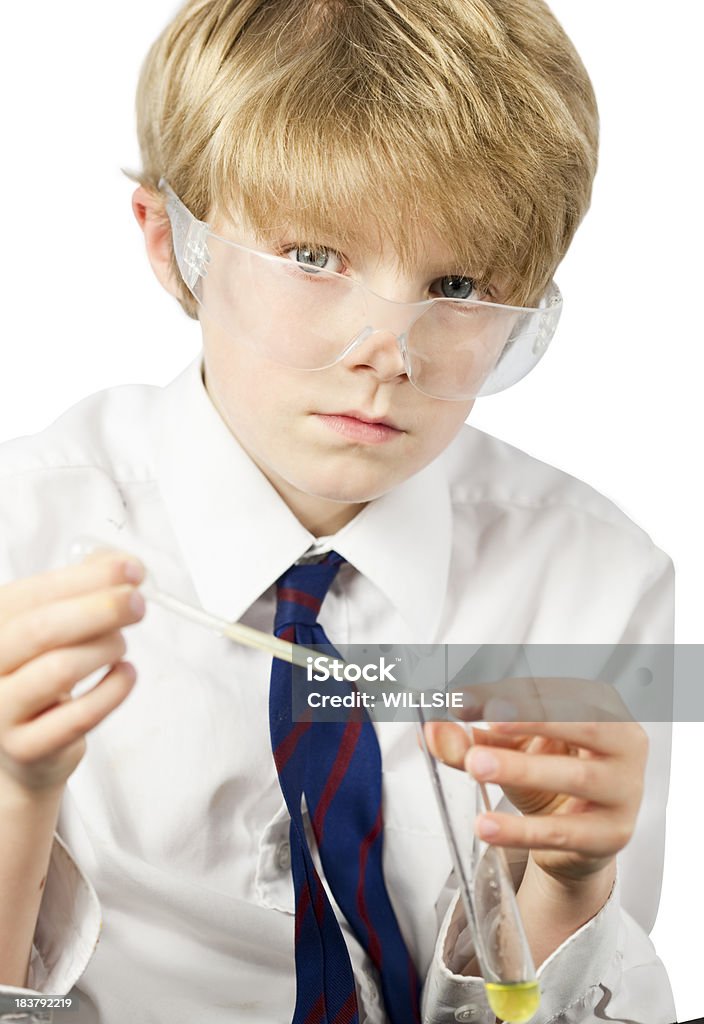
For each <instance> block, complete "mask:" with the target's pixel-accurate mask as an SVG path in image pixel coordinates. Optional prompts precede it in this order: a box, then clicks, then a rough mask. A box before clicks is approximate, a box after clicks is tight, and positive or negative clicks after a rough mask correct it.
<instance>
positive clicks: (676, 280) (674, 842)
mask: <svg viewBox="0 0 704 1024" xmlns="http://www.w3.org/2000/svg"><path fill="white" fill-rule="evenodd" d="M552 6H553V9H554V11H555V13H556V14H557V15H558V17H559V18H560V19H561V20H562V21H563V24H564V25H565V27H566V29H567V31H568V32H569V34H570V35H571V36H572V38H573V40H574V42H575V44H576V46H577V48H578V49H579V51H580V53H581V54H582V57H583V59H584V61H585V63H586V65H587V67H588V68H589V70H590V72H591V75H592V78H593V81H594V84H595V87H596V91H597V95H598V98H599V103H600V108H601V115H602V130H603V134H602V157H601V169H600V172H599V176H598V179H597V185H596V190H595V195H594V202H593V208H592V211H591V212H590V214H589V216H588V218H587V220H586V222H585V224H584V226H583V227H582V228H581V229H580V231H579V233H578V236H577V239H576V241H575V243H574V245H573V248H572V250H571V251H570V253H569V254H568V256H567V258H566V260H565V262H564V265H563V267H562V268H561V271H560V273H559V275H558V280H559V282H560V285H561V288H562V291H563V293H564V296H565V311H564V315H563V319H562V322H561V325H560V329H559V332H558V338H557V339H556V341H555V342H554V345H553V347H552V349H551V350H550V352H549V353H548V355H547V356H546V358H545V360H544V362H543V363H542V365H541V366H540V368H539V369H538V370H537V371H536V372H535V373H534V375H533V376H532V377H530V378H528V379H527V380H526V381H524V382H523V383H522V384H521V385H519V386H518V387H517V388H515V389H514V390H512V391H510V392H508V393H506V394H504V395H499V396H496V397H493V398H489V399H486V400H484V401H483V402H480V403H479V404H478V405H477V407H476V409H475V410H474V412H473V414H472V419H473V422H474V423H475V424H477V425H478V426H480V427H482V428H483V429H485V430H488V431H489V432H491V433H495V434H497V435H499V436H500V437H503V438H505V439H507V440H508V441H510V442H511V443H513V444H515V445H517V446H518V447H521V448H523V449H525V450H526V451H528V452H530V453H531V454H533V455H535V456H537V457H538V458H540V459H542V460H544V461H546V462H549V463H552V464H554V465H556V466H559V467H561V468H562V469H565V470H567V471H568V472H570V473H571V474H573V475H574V476H577V477H579V478H581V479H583V480H586V481H588V482H589V483H591V484H592V485H593V486H595V487H596V488H597V489H599V490H601V491H602V492H603V493H605V494H606V495H607V496H609V497H610V498H612V499H613V500H614V501H616V503H617V504H618V505H619V506H620V507H621V508H623V509H624V510H625V511H626V512H627V513H628V514H629V515H630V516H631V517H632V518H633V519H635V520H636V522H638V523H639V524H640V525H641V526H642V527H644V529H646V530H647V531H648V532H649V533H650V534H651V536H652V537H653V539H654V540H655V542H656V543H657V544H658V545H659V546H660V547H662V548H663V549H664V550H666V551H667V552H668V553H669V554H670V555H671V556H672V558H673V560H674V562H675V566H676V569H677V579H678V627H677V629H678V632H677V637H678V640H679V641H680V642H688V643H701V642H702V641H703V640H704V630H703V629H702V624H701V617H700V616H701V609H702V600H701V597H700V594H699V579H700V577H701V575H702V568H703V567H704V542H703V540H702V531H701V529H700V520H701V505H700V498H701V493H702V491H701V484H700V479H701V454H700V447H701V438H702V429H701V415H702V414H701V402H700V394H699V391H700V380H701V377H702V372H703V371H704V356H703V355H702V343H703V341H704V338H703V333H704V332H703V331H702V318H703V314H702V306H701V296H702V288H701V278H702V261H701V258H700V247H701V237H702V227H703V225H702V216H701V205H702V204H701V188H702V179H701V166H700V165H699V163H698V159H697V145H698V144H699V145H701V139H700V138H699V139H698V138H697V135H701V131H700V124H701V109H700V106H699V102H698V101H700V100H701V92H702V86H701V74H700V66H701V52H700V45H699V40H700V39H701V35H702V29H703V28H704V24H702V17H701V7H700V5H699V4H698V3H696V2H692V0H689V2H687V0H670V3H669V4H667V5H666V6H665V5H663V4H662V3H661V2H658V3H657V4H656V3H654V2H652V0H640V2H636V0H621V2H617V3H614V2H613V0H610V2H608V3H607V2H606V0H592V2H591V3H589V4H583V3H575V2H574V0H554V3H553V5H552ZM174 10H175V5H174V4H173V3H171V2H170V0H150V2H149V4H145V3H143V2H142V0H139V2H138V0H121V3H119V4H110V5H107V6H106V5H103V4H95V3H94V2H92V0H64V2H62V3H61V4H54V3H49V2H48V0H44V2H41V3H38V4H27V5H19V4H11V5H7V6H6V8H5V9H4V10H3V26H2V43H1V44H0V46H1V48H2V51H1V55H2V60H0V89H1V95H2V96H3V105H2V106H3V111H2V114H3V117H2V142H3V151H4V158H3V160H2V162H1V163H0V185H1V193H2V239H3V241H2V245H1V247H0V249H1V253H0V260H1V261H2V262H1V264H0V272H1V273H2V281H3V283H4V287H3V296H4V301H3V308H2V321H3V322H2V330H3V339H2V346H1V347H0V440H4V439H6V438H9V437H14V436H17V435H19V434H23V433H31V432H34V431H36V430H38V429H40V428H42V427H43V426H45V425H46V424H47V423H49V422H50V421H52V420H53V419H54V418H55V417H56V416H58V415H59V414H60V413H61V412H62V411H63V410H64V409H65V408H67V407H68V406H69V405H71V404H72V403H74V402H75V401H77V400H78V399H80V398H82V397H83V396H84V395H86V394H89V393H91V392H93V391H96V390H98V389H100V388H103V387H109V386H111V385H115V384H120V383H127V382H134V381H146V382H150V383H155V384H164V383H167V382H168V381H169V380H171V379H172V378H173V377H174V376H175V375H176V374H177V373H178V372H179V371H180V370H181V368H182V367H183V366H185V364H186V362H188V361H189V360H190V358H191V357H192V356H193V355H195V353H196V351H197V349H198V333H197V327H196V326H195V325H193V324H192V323H191V322H190V321H188V320H187V319H186V318H185V316H184V315H183V314H182V313H181V311H180V309H179V308H178V307H177V305H176V303H175V302H174V301H173V300H171V299H170V298H169V297H168V296H167V295H166V294H165V293H163V292H162V291H161V290H160V289H159V286H158V285H157V283H156V281H155V280H154V279H153V278H152V276H151V271H150V270H149V267H148V265H147V262H146V257H145V256H144V254H143V249H142V245H141V237H140V234H139V231H138V228H137V225H136V223H135V222H134V221H133V219H132V214H131V212H130V207H129V199H130V195H131V189H132V186H131V183H130V182H129V181H127V180H126V179H125V178H123V177H122V176H121V174H120V167H132V168H134V167H136V166H137V164H138V157H137V147H136V139H135V133H134V126H133V94H134V89H135V84H136V79H137V73H138V68H139V65H140V62H141V60H142V58H143V56H144V54H145V53H146V50H147V47H148V45H149V44H150V43H151V41H152V39H153V38H154V37H155V35H156V34H157V32H158V31H159V30H160V29H161V27H162V26H163V24H164V23H165V22H166V20H167V19H168V18H169V16H170V15H171V13H172V12H173V11H174ZM575 585H578V581H575ZM703 741H704V727H703V726H702V725H700V724H690V725H676V726H675V750H674V757H673V774H672V788H671V800H670V808H669V815H668V840H667V861H666V877H665V884H664V889H663V897H662V902H661V911H660V916H659V919H658V922H657V925H656V928H655V932H654V940H655V942H656V945H657V948H658V951H659V953H660V955H661V957H662V959H663V960H664V962H665V963H666V965H667V967H668V970H669V972H670V977H671V980H672V985H673V989H674V992H675V997H676V1001H677V1008H678V1016H679V1019H680V1020H687V1019H690V1018H693V1017H696V1016H699V1015H702V1014H703V1013H704V1000H703V998H702V996H701V989H700V987H699V986H700V976H701V970H702V968H701V959H700V951H701V949H702V947H703V945H704V941H703V939H702V935H704V923H703V922H702V917H703V915H704V897H703V896H702V887H701V873H702V872H701V869H700V863H699V860H700V850H701V846H702V839H703V838H704V837H703V834H702V825H701V807H702V796H701V790H700V788H699V786H698V781H699V779H700V778H701V777H702V756H701V753H700V752H699V753H698V751H697V748H698V746H699V747H701V744H702V742H703ZM697 755H698V756H697Z"/></svg>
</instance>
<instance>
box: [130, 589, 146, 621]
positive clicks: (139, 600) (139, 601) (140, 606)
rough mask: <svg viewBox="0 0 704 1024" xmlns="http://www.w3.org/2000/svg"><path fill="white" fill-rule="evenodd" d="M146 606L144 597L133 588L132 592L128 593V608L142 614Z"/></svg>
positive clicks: (136, 613)
mask: <svg viewBox="0 0 704 1024" xmlns="http://www.w3.org/2000/svg"><path fill="white" fill-rule="evenodd" d="M146 607H147V606H146V604H145V603H144V598H143V597H142V595H141V594H140V592H139V591H138V590H135V591H134V592H133V593H132V594H130V609H131V610H132V611H133V612H134V614H135V615H143V614H144V611H145V609H146Z"/></svg>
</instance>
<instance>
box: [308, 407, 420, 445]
mask: <svg viewBox="0 0 704 1024" xmlns="http://www.w3.org/2000/svg"><path fill="white" fill-rule="evenodd" d="M315 416H316V418H317V419H319V420H320V421H321V422H322V423H324V424H325V426H327V427H329V428H330V429H331V430H334V431H335V432H336V433H338V434H341V435H342V436H343V437H346V438H348V439H349V440H351V441H362V442H366V443H367V444H380V443H382V442H384V441H391V440H393V439H394V438H395V437H400V435H401V434H403V433H405V431H403V430H401V428H400V427H397V426H395V425H394V423H393V421H392V420H390V419H388V418H387V417H382V418H380V419H373V418H372V417H371V416H369V415H367V414H366V413H363V412H358V411H357V410H356V409H353V410H349V411H346V412H333V413H316V414H315Z"/></svg>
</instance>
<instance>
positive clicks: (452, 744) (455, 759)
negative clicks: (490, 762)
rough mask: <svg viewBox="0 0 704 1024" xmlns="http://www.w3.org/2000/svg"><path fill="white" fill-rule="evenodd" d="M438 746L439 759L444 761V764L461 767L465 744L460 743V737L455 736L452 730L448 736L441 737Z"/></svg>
mask: <svg viewBox="0 0 704 1024" xmlns="http://www.w3.org/2000/svg"><path fill="white" fill-rule="evenodd" d="M438 746H439V753H440V759H441V760H442V761H444V762H445V764H449V765H455V764H459V765H460V766H461V765H462V760H463V758H464V754H465V749H466V744H464V743H463V742H462V738H461V737H460V736H457V735H456V734H455V731H454V729H453V730H452V731H451V732H450V733H449V735H447V736H445V735H443V736H442V739H441V740H440V743H439V745H438Z"/></svg>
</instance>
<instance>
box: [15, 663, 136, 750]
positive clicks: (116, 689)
mask: <svg viewBox="0 0 704 1024" xmlns="http://www.w3.org/2000/svg"><path fill="white" fill-rule="evenodd" d="M136 678H137V673H136V670H135V668H134V666H133V665H132V664H131V663H130V662H128V661H121V662H119V663H118V664H117V665H115V666H114V667H113V668H112V669H111V670H110V672H108V673H107V674H106V675H105V676H104V678H103V679H101V680H100V682H99V683H98V684H97V686H95V687H94V688H93V689H92V690H90V691H89V692H88V693H86V694H84V695H83V696H82V697H77V698H76V699H75V700H68V701H65V702H63V703H61V704H59V705H57V706H56V707H54V708H51V709H50V710H49V711H45V712H44V713H43V714H41V715H39V716H38V717H37V718H33V719H32V721H31V722H26V723H22V724H21V725H17V726H15V727H14V728H11V729H8V730H7V733H6V735H5V738H4V748H5V751H6V753H7V754H9V755H10V757H11V758H14V760H15V761H17V762H19V763H20V764H29V763H30V762H32V761H39V760H41V759H42V758H45V757H50V756H51V755H52V754H56V753H57V752H58V751H59V750H61V749H63V748H64V747H67V746H69V745H70V744H71V743H75V742H76V740H78V739H80V738H81V737H82V736H84V735H85V734H86V733H87V732H90V730H91V729H93V728H95V726H96V725H98V723H99V722H102V720H103V719H104V718H105V717H106V716H107V715H109V714H110V712H111V711H113V710H114V709H115V708H116V707H117V706H118V705H119V704H121V703H122V701H123V700H124V699H125V697H126V696H127V695H128V693H129V692H130V691H131V689H132V687H133V685H134V682H135V680H136Z"/></svg>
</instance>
